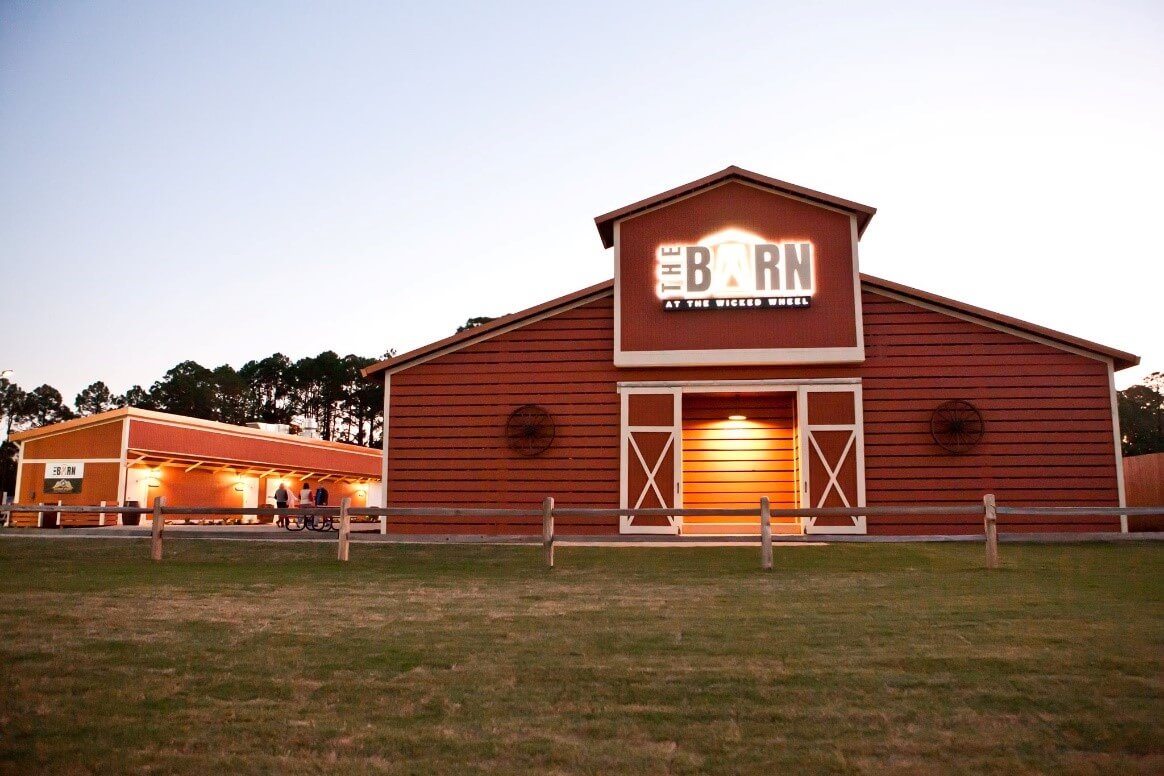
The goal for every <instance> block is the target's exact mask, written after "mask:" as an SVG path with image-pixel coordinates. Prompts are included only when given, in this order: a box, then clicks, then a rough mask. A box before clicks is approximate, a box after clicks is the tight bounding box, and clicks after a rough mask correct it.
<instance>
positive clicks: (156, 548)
mask: <svg viewBox="0 0 1164 776" xmlns="http://www.w3.org/2000/svg"><path fill="white" fill-rule="evenodd" d="M165 504H166V497H165V496H158V497H157V498H155V499H154V531H153V537H152V538H151V539H150V557H151V558H153V559H154V560H161V559H162V527H163V526H164V525H165V523H166V518H165V516H164V515H163V514H162V507H163V506H165Z"/></svg>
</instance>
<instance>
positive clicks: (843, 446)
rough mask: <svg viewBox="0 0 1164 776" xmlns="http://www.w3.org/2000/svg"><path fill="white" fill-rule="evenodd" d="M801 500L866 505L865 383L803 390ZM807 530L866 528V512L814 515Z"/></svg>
mask: <svg viewBox="0 0 1164 776" xmlns="http://www.w3.org/2000/svg"><path fill="white" fill-rule="evenodd" d="M799 409H800V412H799V416H800V424H801V451H800V459H801V461H802V464H801V476H802V477H803V478H804V482H803V483H802V493H804V494H805V499H804V502H803V504H802V506H804V507H807V508H818V507H853V506H865V471H864V470H865V444H864V439H863V438H862V423H861V415H862V411H861V387H860V386H859V385H829V386H823V385H822V386H813V387H807V388H805V389H803V390H802V391H801V392H800V408H799ZM804 531H805V533H858V534H863V533H865V517H864V515H830V516H827V517H809V518H806V519H805V521H804Z"/></svg>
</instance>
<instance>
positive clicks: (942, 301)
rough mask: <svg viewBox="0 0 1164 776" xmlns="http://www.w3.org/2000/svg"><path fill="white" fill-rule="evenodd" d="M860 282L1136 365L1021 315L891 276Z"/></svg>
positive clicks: (1118, 366)
mask: <svg viewBox="0 0 1164 776" xmlns="http://www.w3.org/2000/svg"><path fill="white" fill-rule="evenodd" d="M861 282H862V283H866V284H868V285H870V286H873V287H875V288H881V289H884V290H886V291H891V292H894V293H897V294H901V295H902V296H908V297H913V298H915V299H918V300H920V301H923V302H929V303H930V304H935V305H938V306H940V307H947V308H949V309H951V310H956V311H958V312H961V313H965V314H967V315H971V316H974V317H977V318H982V319H984V320H988V321H993V322H994V323H998V324H1002V325H1004V326H1007V327H1009V328H1012V329H1017V330H1019V331H1025V332H1027V333H1029V334H1033V335H1036V336H1038V337H1042V338H1044V339H1048V340H1051V341H1053V342H1058V343H1060V344H1062V345H1067V346H1070V347H1072V348H1076V349H1078V350H1085V351H1088V352H1090V353H1094V354H1095V355H1096V356H1098V357H1100V358H1102V359H1105V360H1110V361H1111V362H1112V367H1113V369H1114V370H1115V371H1117V372H1118V371H1120V370H1123V369H1128V368H1130V367H1133V366H1137V365H1139V363H1140V357H1139V356H1137V355H1135V354H1134V353H1128V352H1126V351H1123V350H1118V349H1116V348H1111V347H1108V346H1107V345H1101V344H1100V343H1098V342H1092V341H1091V340H1085V339H1083V338H1082V337H1076V336H1074V335H1072V334H1067V333H1065V332H1061V331H1056V330H1055V329H1048V328H1047V327H1045V326H1040V325H1038V324H1036V323H1031V322H1029V321H1024V320H1022V319H1021V318H1014V317H1012V316H1009V315H1004V314H1003V313H997V312H994V311H993V310H987V309H986V308H984V307H977V306H975V305H972V304H967V303H966V302H959V301H958V300H956V299H950V298H949V297H945V296H940V295H938V294H934V293H931V292H929V291H922V290H921V289H918V288H913V287H912V286H906V285H902V284H901V283H895V282H894V281H892V280H885V279H884V278H879V277H874V276H873V275H867V274H865V273H864V272H862V273H861Z"/></svg>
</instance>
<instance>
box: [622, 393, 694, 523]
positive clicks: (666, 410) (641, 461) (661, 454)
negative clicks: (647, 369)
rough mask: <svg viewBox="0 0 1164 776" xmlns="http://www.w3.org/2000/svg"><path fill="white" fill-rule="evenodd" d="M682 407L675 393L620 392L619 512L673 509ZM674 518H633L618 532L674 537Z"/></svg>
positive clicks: (677, 496)
mask: <svg viewBox="0 0 1164 776" xmlns="http://www.w3.org/2000/svg"><path fill="white" fill-rule="evenodd" d="M681 407H682V404H681V397H680V393H679V392H678V390H677V389H669V388H660V389H625V390H624V392H623V393H622V451H621V456H620V457H621V461H620V466H621V472H622V476H621V480H622V482H621V491H622V492H621V494H620V500H619V506H620V507H621V508H622V509H639V508H650V509H667V508H672V509H678V508H680V507H682V506H683V504H682V495H681V493H682V490H681V487H680V480H679V476H680V475H679V472H680V471H681V467H680V464H679V462H680V460H682V459H681V458H680V456H681V455H682V450H681V447H682V438H683V437H682V409H681ZM682 525H683V519H682V518H681V517H680V516H678V515H634V516H623V517H622V518H620V520H619V530H620V532H622V533H656V534H677V533H679V531H680V530H681V528H682Z"/></svg>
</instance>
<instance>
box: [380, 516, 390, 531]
mask: <svg viewBox="0 0 1164 776" xmlns="http://www.w3.org/2000/svg"><path fill="white" fill-rule="evenodd" d="M386 533H388V515H380V534H381V535H384V534H386Z"/></svg>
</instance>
